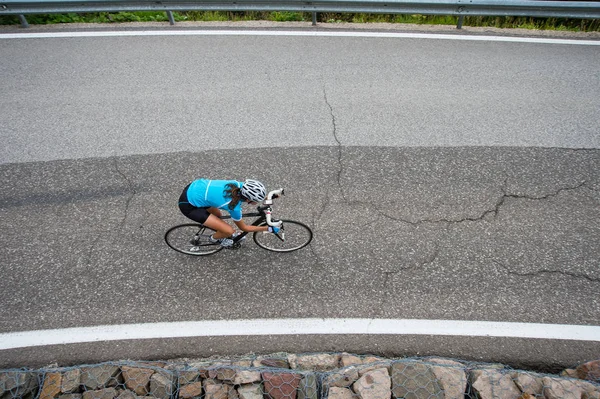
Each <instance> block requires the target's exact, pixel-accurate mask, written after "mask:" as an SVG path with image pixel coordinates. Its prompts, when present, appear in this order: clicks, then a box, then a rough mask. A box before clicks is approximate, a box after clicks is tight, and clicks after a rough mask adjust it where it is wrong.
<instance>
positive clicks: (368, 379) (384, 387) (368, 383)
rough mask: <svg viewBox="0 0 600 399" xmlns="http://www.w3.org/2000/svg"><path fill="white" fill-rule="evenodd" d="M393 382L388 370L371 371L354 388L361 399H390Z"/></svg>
mask: <svg viewBox="0 0 600 399" xmlns="http://www.w3.org/2000/svg"><path fill="white" fill-rule="evenodd" d="M391 385H392V380H391V378H390V374H389V371H388V369H385V368H383V369H377V370H373V371H369V372H368V373H366V374H365V375H363V376H362V377H360V378H359V379H358V381H356V382H355V383H354V385H353V386H352V387H353V388H354V392H356V394H357V395H358V397H359V398H361V399H390V398H391V397H392V391H391V390H390V388H391Z"/></svg>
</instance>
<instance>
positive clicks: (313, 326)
mask: <svg viewBox="0 0 600 399" xmlns="http://www.w3.org/2000/svg"><path fill="white" fill-rule="evenodd" d="M310 334H313V335H332V334H338V335H346V334H354V335H363V334H370V335H433V336H436V335H437V336H458V337H508V338H534V339H555V340H573V341H592V342H600V326H586V325H568V324H539V323H513V322H493V321H467V320H417V319H414V320H411V319H252V320H205V321H182V322H172V323H146V324H121V325H104V326H94V327H76V328H65V329H57V330H37V331H22V332H11V333H3V334H0V350H6V349H15V348H27V347H34V346H45V345H65V344H75V343H84V342H100V341H121V340H135V339H152V338H184V337H225V336H263V335H310Z"/></svg>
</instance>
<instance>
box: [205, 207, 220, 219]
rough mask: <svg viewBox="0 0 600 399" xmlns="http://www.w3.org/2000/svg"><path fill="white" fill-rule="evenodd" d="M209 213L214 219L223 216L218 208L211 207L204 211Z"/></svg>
mask: <svg viewBox="0 0 600 399" xmlns="http://www.w3.org/2000/svg"><path fill="white" fill-rule="evenodd" d="M206 210H207V211H208V212H209V213H211V214H213V215H215V216H216V217H218V218H220V217H221V216H223V214H222V213H221V210H220V209H218V208H215V207H214V206H211V207H210V208H207V209H206Z"/></svg>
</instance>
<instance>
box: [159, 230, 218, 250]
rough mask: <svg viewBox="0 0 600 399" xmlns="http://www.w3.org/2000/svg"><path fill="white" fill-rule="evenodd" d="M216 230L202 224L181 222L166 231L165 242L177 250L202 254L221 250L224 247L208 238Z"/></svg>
mask: <svg viewBox="0 0 600 399" xmlns="http://www.w3.org/2000/svg"><path fill="white" fill-rule="evenodd" d="M214 232H215V231H214V230H213V229H209V228H208V227H206V226H203V225H201V224H193V223H189V224H180V225H178V226H174V227H171V228H170V229H169V230H168V231H167V232H166V233H165V242H166V243H167V245H168V246H169V247H171V248H172V249H174V250H175V251H177V252H181V253H182V254H186V255H194V256H202V255H210V254H214V253H215V252H219V251H220V250H221V249H223V247H222V246H221V245H219V244H218V243H217V244H213V243H212V242H210V240H209V239H208V238H209V237H210V236H211V234H213V233H214Z"/></svg>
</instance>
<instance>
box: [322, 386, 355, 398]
mask: <svg viewBox="0 0 600 399" xmlns="http://www.w3.org/2000/svg"><path fill="white" fill-rule="evenodd" d="M327 398H328V399H353V398H354V394H353V392H352V390H351V389H349V388H340V387H331V388H329V395H328V396H327Z"/></svg>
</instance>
